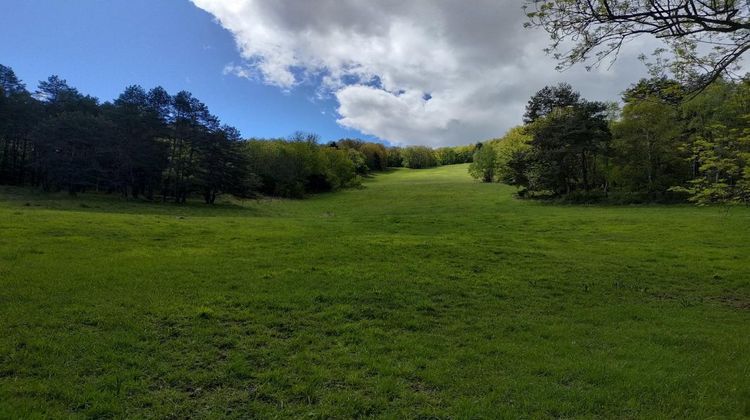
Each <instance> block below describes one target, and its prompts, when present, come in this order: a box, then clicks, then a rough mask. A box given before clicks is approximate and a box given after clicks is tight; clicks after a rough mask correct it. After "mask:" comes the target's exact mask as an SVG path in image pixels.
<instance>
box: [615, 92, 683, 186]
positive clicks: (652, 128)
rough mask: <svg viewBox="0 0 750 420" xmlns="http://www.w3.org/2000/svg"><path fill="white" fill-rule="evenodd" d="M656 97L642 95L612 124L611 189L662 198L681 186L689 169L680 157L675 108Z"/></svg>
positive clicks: (679, 137)
mask: <svg viewBox="0 0 750 420" xmlns="http://www.w3.org/2000/svg"><path fill="white" fill-rule="evenodd" d="M658 95H659V94H658V93H656V94H646V95H644V96H642V97H640V98H638V99H637V100H636V99H633V100H631V101H629V102H628V103H626V105H625V107H624V108H623V111H622V118H621V120H620V121H617V122H615V123H614V124H613V128H612V129H613V136H614V140H613V142H612V145H611V157H612V160H611V162H610V163H611V165H610V173H609V182H610V184H611V187H612V188H617V189H620V190H624V191H628V192H645V193H646V194H648V195H649V196H652V197H653V195H654V194H657V193H659V194H662V195H663V194H665V193H666V192H667V191H668V190H669V188H670V187H672V186H674V185H678V184H680V183H682V182H684V180H685V179H687V178H688V177H689V175H690V165H689V163H688V162H687V161H686V159H685V156H684V153H681V151H680V147H681V145H682V130H681V125H680V124H679V108H678V107H677V106H676V105H674V104H672V103H671V101H669V100H666V101H665V100H661V99H660V98H659V96H658Z"/></svg>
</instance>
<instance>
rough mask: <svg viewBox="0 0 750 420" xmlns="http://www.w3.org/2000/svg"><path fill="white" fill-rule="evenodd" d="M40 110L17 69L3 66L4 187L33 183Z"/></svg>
mask: <svg viewBox="0 0 750 420" xmlns="http://www.w3.org/2000/svg"><path fill="white" fill-rule="evenodd" d="M39 118H40V106H39V103H38V101H36V100H35V99H34V98H33V97H32V96H31V94H30V93H29V92H28V91H27V90H26V86H25V85H24V84H23V82H21V80H19V79H18V77H16V74H15V73H14V72H13V69H11V68H10V67H6V66H3V65H0V184H13V185H22V184H24V183H25V182H26V181H28V180H29V178H30V177H29V175H30V173H29V172H30V169H31V167H30V166H31V165H30V161H31V159H32V153H33V150H34V149H33V145H32V142H31V133H32V131H33V129H34V127H35V126H36V125H37V124H38V121H39Z"/></svg>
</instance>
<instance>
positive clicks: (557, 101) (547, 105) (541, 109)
mask: <svg viewBox="0 0 750 420" xmlns="http://www.w3.org/2000/svg"><path fill="white" fill-rule="evenodd" d="M580 100H581V94H580V93H578V92H576V91H574V90H573V87H572V86H570V85H569V84H567V83H560V84H559V85H557V86H545V87H544V88H543V89H542V90H540V91H538V92H537V93H535V94H534V96H532V97H531V99H529V102H528V103H527V104H526V113H525V114H524V115H523V122H524V123H526V124H530V123H533V122H534V121H536V120H537V119H539V118H542V117H545V116H547V115H549V114H550V113H552V111H554V110H555V109H558V108H566V107H572V106H575V105H577V104H578V103H579V102H580Z"/></svg>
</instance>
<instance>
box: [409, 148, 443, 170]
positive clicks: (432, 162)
mask: <svg viewBox="0 0 750 420" xmlns="http://www.w3.org/2000/svg"><path fill="white" fill-rule="evenodd" d="M401 156H402V157H403V162H404V166H405V167H407V168H411V169H423V168H431V167H434V166H437V165H438V162H437V158H435V152H433V151H432V149H430V148H429V147H426V146H411V147H405V148H403V149H402V150H401Z"/></svg>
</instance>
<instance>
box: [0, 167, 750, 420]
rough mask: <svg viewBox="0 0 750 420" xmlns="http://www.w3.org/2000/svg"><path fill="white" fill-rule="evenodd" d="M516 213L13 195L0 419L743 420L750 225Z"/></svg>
mask: <svg viewBox="0 0 750 420" xmlns="http://www.w3.org/2000/svg"><path fill="white" fill-rule="evenodd" d="M513 192H514V189H513V188H512V187H508V186H504V185H501V184H483V183H479V182H477V181H474V180H472V179H471V178H470V177H469V175H468V174H467V166H466V165H453V166H443V167H439V168H435V169H424V170H409V169H398V170H392V171H389V172H387V173H383V174H379V175H376V176H374V177H373V178H371V179H368V180H366V181H365V182H364V185H363V187H362V188H358V189H347V190H343V191H341V192H337V193H330V194H321V195H316V196H314V197H312V198H308V199H305V200H281V199H273V200H272V199H263V200H247V201H244V202H233V203H223V204H219V205H216V206H206V205H203V204H199V203H188V204H186V205H175V204H171V203H166V204H161V203H144V202H135V201H125V200H121V199H118V198H116V197H111V196H105V195H96V194H84V195H80V196H79V197H77V198H73V197H68V196H67V195H64V194H61V195H43V194H41V193H36V192H33V191H31V190H28V189H17V188H6V189H2V190H0V233H1V234H0V331H2V334H0V417H2V418H66V417H72V418H76V417H172V418H185V417H220V416H227V417H237V418H247V417H261V418H274V417H279V418H290V417H295V418H299V417H311V418H331V417H334V418H351V417H371V416H372V417H390V418H403V417H409V418H501V417H506V418H509V417H510V418H525V417H608V418H611V417H620V418H635V417H640V418H675V417H677V418H683V417H692V418H707V417H720V418H741V417H746V416H750V352H748V349H749V348H750V209H748V208H745V207H732V208H730V209H728V210H727V209H725V208H719V207H702V208H701V207H695V206H689V205H672V206H659V205H639V206H606V205H559V204H549V203H544V202H540V201H530V200H518V199H516V198H514V197H513Z"/></svg>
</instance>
